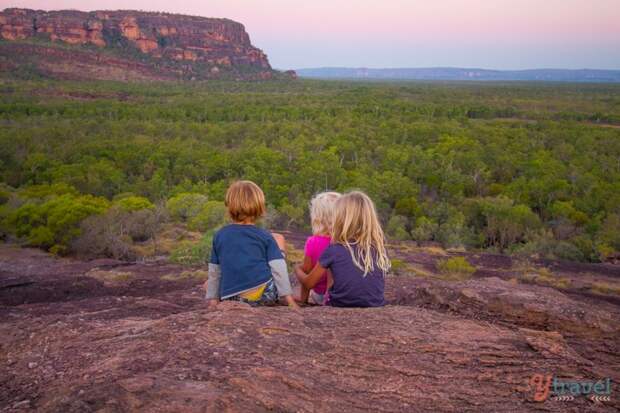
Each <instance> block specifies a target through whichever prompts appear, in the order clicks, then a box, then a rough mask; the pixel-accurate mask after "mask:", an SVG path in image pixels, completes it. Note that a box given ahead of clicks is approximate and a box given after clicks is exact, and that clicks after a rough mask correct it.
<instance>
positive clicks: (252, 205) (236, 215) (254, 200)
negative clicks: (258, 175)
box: [224, 181, 265, 222]
mask: <svg viewBox="0 0 620 413" xmlns="http://www.w3.org/2000/svg"><path fill="white" fill-rule="evenodd" d="M224 204H225V205H226V207H227V208H228V215H230V218H231V219H232V220H233V221H235V222H243V221H247V220H251V221H256V220H257V219H258V218H260V217H262V216H263V215H264V214H265V194H264V193H263V190H262V189H260V187H259V186H258V185H256V184H255V183H254V182H252V181H237V182H234V183H233V184H232V185H231V186H229V187H228V190H227V191H226V199H225V201H224Z"/></svg>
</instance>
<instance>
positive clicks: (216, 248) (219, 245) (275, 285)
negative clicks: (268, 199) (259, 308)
mask: <svg viewBox="0 0 620 413" xmlns="http://www.w3.org/2000/svg"><path fill="white" fill-rule="evenodd" d="M225 203H226V207H227V208H228V214H229V216H230V218H231V219H232V221H233V222H232V223H231V224H229V225H226V226H225V227H223V228H221V229H220V230H219V231H218V232H217V233H216V234H215V236H214V238H213V247H212V250H211V259H210V262H209V279H208V280H207V282H206V290H207V293H206V299H207V300H208V301H209V307H213V306H215V305H217V303H218V301H219V300H235V301H243V302H246V303H249V304H251V305H272V304H277V303H278V302H279V301H280V300H281V299H282V300H284V301H286V302H287V303H288V305H289V306H292V307H295V308H297V304H296V303H295V300H294V299H293V296H292V290H291V283H290V280H289V278H288V270H287V268H286V262H285V260H284V256H283V252H284V249H285V241H284V237H283V236H281V235H279V234H273V235H272V234H271V233H269V232H267V231H265V230H264V229H261V228H258V227H257V226H256V225H255V223H256V221H257V220H258V219H259V218H260V217H261V216H262V215H263V214H264V213H265V195H264V194H263V191H262V190H261V189H260V187H259V186H258V185H256V184H255V183H254V182H251V181H237V182H235V183H233V184H232V185H231V186H230V187H229V188H228V191H227V192H226V200H225Z"/></svg>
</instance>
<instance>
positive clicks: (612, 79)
mask: <svg viewBox="0 0 620 413" xmlns="http://www.w3.org/2000/svg"><path fill="white" fill-rule="evenodd" d="M296 72H297V75H298V76H300V77H308V78H317V79H368V80H483V81H488V80H526V81H556V82H607V83H618V82H620V70H596V69H579V70H571V69H530V70H487V69H467V68H459V67H423V68H394V69H368V68H347V67H319V68H311V69H297V70H296Z"/></svg>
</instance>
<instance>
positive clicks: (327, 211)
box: [296, 192, 340, 305]
mask: <svg viewBox="0 0 620 413" xmlns="http://www.w3.org/2000/svg"><path fill="white" fill-rule="evenodd" d="M338 198H340V194H339V193H337V192H322V193H320V194H318V195H316V196H315V197H314V198H312V200H311V201H310V220H311V224H312V236H311V237H309V238H308V239H307V240H306V246H305V247H304V262H303V264H301V265H299V266H298V267H299V269H300V270H301V271H303V272H300V271H296V273H297V274H298V277H299V275H301V274H304V275H305V274H308V273H309V272H310V271H312V269H313V268H314V266H315V265H316V264H317V262H318V261H319V257H320V256H321V254H322V253H323V251H325V249H326V248H327V247H328V246H329V244H330V243H331V237H330V233H331V229H332V225H333V218H334V204H335V203H336V201H337V200H338ZM327 275H328V274H327V272H325V273H324V274H323V276H322V277H321V279H320V280H319V282H318V283H317V284H316V285H314V287H312V289H309V288H307V287H305V286H304V284H303V283H301V282H300V284H301V293H300V297H299V300H300V301H301V302H302V303H306V302H311V303H313V304H320V305H323V304H325V301H326V292H327V283H328V276H327ZM300 281H301V280H300Z"/></svg>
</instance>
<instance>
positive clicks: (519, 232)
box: [467, 196, 541, 252]
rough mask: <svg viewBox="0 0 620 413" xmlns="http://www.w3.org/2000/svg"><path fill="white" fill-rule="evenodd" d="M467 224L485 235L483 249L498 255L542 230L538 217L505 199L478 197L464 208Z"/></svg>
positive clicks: (523, 207) (501, 197)
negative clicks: (496, 250)
mask: <svg viewBox="0 0 620 413" xmlns="http://www.w3.org/2000/svg"><path fill="white" fill-rule="evenodd" d="M467 210H468V213H467V215H468V222H469V225H470V226H471V227H472V229H473V230H474V231H477V232H481V233H483V234H484V235H485V244H486V245H485V246H490V247H497V248H498V249H499V250H500V251H501V252H503V251H504V250H505V249H507V248H509V247H510V246H512V245H513V244H515V243H520V242H525V241H527V240H528V238H530V237H531V234H532V233H534V232H535V231H536V230H538V229H539V228H540V227H541V222H540V219H539V218H538V216H537V215H536V214H535V213H534V212H532V210H531V209H530V208H529V207H528V206H526V205H514V202H513V201H512V200H511V199H510V198H507V197H503V196H500V197H496V198H491V197H489V198H481V199H477V200H474V201H472V202H469V203H468V205H467Z"/></svg>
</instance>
